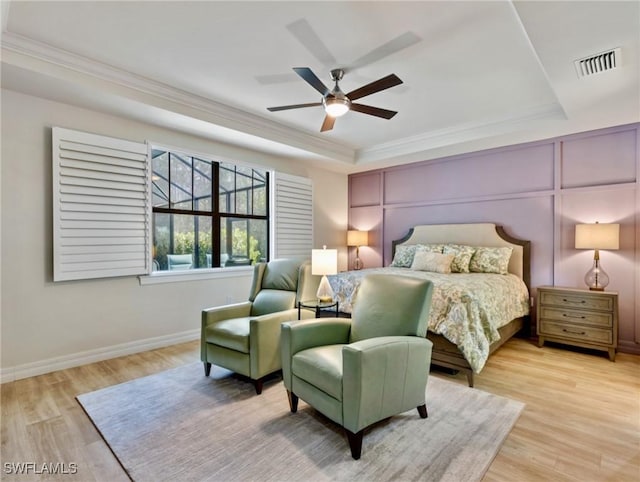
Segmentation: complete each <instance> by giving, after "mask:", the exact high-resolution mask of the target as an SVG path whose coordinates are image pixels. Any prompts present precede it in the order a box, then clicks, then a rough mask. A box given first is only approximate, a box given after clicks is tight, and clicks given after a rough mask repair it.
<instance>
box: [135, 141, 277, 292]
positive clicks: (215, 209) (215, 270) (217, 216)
mask: <svg viewBox="0 0 640 482" xmlns="http://www.w3.org/2000/svg"><path fill="white" fill-rule="evenodd" d="M147 146H148V162H149V170H148V185H149V191H148V192H149V202H148V210H149V220H150V221H149V240H150V248H149V253H148V258H149V271H148V273H147V274H146V275H141V276H139V279H140V284H155V283H166V282H172V281H191V280H196V279H208V278H218V277H220V278H224V277H227V276H221V273H227V272H230V271H232V272H234V273H235V274H233V273H231V274H230V276H231V277H235V276H238V275H239V274H240V273H243V272H247V273H248V272H252V270H253V265H247V266H229V267H222V266H220V257H221V256H220V255H221V243H220V232H221V230H220V223H221V220H222V219H224V218H225V217H226V218H229V219H232V220H237V219H247V220H251V219H257V220H264V221H265V222H266V253H265V258H266V259H267V260H269V259H270V258H271V253H272V252H273V247H272V246H271V243H272V236H271V232H272V224H273V220H272V219H271V213H272V212H273V211H272V209H271V204H272V196H273V187H272V182H271V179H272V178H273V175H274V172H273V170H271V169H268V168H265V167H264V166H259V165H253V164H251V163H248V162H243V161H237V160H235V159H229V158H227V157H225V156H218V155H212V154H209V153H203V152H199V151H196V150H194V149H188V148H182V147H176V146H169V145H167V144H165V143H161V142H153V141H147ZM158 150H160V151H164V152H167V153H174V154H181V155H184V156H188V157H190V158H191V159H200V160H203V161H207V162H211V163H212V180H211V195H212V197H211V211H204V212H203V211H197V210H194V209H190V210H185V209H172V208H171V207H170V206H171V205H170V195H169V200H168V202H169V204H168V205H169V207H168V208H155V207H154V206H153V179H152V177H153V151H158ZM169 162H170V161H169ZM222 164H228V165H232V166H235V167H236V168H237V167H241V168H244V169H251V170H256V171H259V172H261V173H264V176H265V193H266V197H267V199H266V204H265V214H264V215H254V214H241V213H228V212H221V211H220V202H219V196H220V176H219V171H220V169H221V168H222ZM168 169H169V172H170V170H171V166H170V164H169V166H168ZM192 170H193V167H192ZM169 179H170V176H169ZM192 179H193V171H192ZM169 184H170V180H169ZM170 189H171V187H170V185H169V190H170ZM192 189H193V186H192ZM192 199H193V198H192ZM191 207H192V208H193V206H191ZM155 213H165V214H178V215H187V216H193V217H197V216H208V217H210V218H211V231H212V233H211V235H212V240H211V250H212V253H211V254H212V262H211V264H212V267H211V268H207V267H201V268H197V269H189V270H184V271H167V270H162V271H153V242H154V214H155ZM216 226H217V228H216ZM194 251H195V250H194ZM194 256H195V252H194ZM216 265H217V266H216Z"/></svg>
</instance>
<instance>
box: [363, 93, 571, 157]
mask: <svg viewBox="0 0 640 482" xmlns="http://www.w3.org/2000/svg"><path fill="white" fill-rule="evenodd" d="M549 119H557V120H566V119H567V115H566V113H565V111H564V109H563V108H562V106H561V105H560V104H558V103H556V102H553V103H551V104H545V105H542V106H537V107H534V108H532V109H529V111H527V112H525V113H524V114H523V115H518V116H509V117H504V118H501V119H493V120H485V121H481V122H470V123H467V124H460V125H457V126H453V127H450V128H446V129H439V130H436V131H428V132H426V133H424V134H419V135H416V136H411V137H405V138H402V139H397V140H395V141H392V142H386V143H384V144H378V145H377V146H373V147H371V148H367V149H360V150H358V151H357V152H356V164H357V165H362V164H366V163H370V162H376V161H380V160H383V159H389V158H393V157H403V156H407V155H409V154H418V153H421V152H425V151H429V150H431V149H436V148H440V147H443V146H447V145H451V144H460V143H463V142H466V141H473V140H477V139H480V138H486V137H491V136H497V135H501V134H505V133H508V132H514V131H517V130H520V129H522V128H523V127H524V126H526V125H528V124H529V123H531V122H535V121H537V120H549Z"/></svg>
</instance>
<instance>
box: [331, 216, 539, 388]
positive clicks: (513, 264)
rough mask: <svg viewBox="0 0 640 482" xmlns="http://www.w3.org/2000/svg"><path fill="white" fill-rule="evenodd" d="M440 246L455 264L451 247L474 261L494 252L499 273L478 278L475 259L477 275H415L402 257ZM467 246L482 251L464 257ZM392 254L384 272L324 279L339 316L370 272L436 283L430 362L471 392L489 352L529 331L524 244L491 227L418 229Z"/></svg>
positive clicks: (395, 245)
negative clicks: (457, 376)
mask: <svg viewBox="0 0 640 482" xmlns="http://www.w3.org/2000/svg"><path fill="white" fill-rule="evenodd" d="M418 245H420V247H419V248H416V247H417V246H418ZM445 245H446V246H447V248H446V250H447V253H449V254H451V253H453V254H451V255H452V256H453V255H455V260H456V261H458V254H459V253H458V252H456V251H452V250H455V249H458V250H460V251H461V252H462V251H464V252H465V253H466V255H467V257H469V256H471V258H473V256H475V253H478V260H481V259H482V258H483V255H485V254H486V253H493V254H495V253H496V252H499V253H500V255H501V256H502V258H503V259H502V260H501V263H502V267H501V268H500V270H498V271H499V272H482V271H485V270H484V268H483V267H482V264H481V263H478V262H475V260H474V263H472V264H471V263H470V264H471V266H472V268H473V267H475V268H476V269H475V271H480V272H469V273H467V272H454V273H450V274H449V273H439V272H433V271H431V268H430V269H429V270H427V271H423V270H419V269H415V268H416V267H418V268H420V266H416V264H413V268H414V269H412V268H411V267H410V266H408V265H407V260H406V259H403V258H402V256H401V255H404V253H407V252H410V251H412V250H414V254H415V249H419V250H421V251H423V253H422V255H424V251H425V250H427V251H430V250H433V252H437V250H438V249H439V248H440V246H443V254H445V253H444V246H445ZM452 245H453V246H452ZM456 246H458V247H460V248H457V247H456ZM466 246H471V247H474V248H483V249H481V250H478V249H474V250H473V253H474V254H471V255H468V253H469V252H470V251H471V250H467V249H466V248H465V249H463V248H464V247H466ZM391 255H392V258H393V262H392V263H391V264H390V265H389V266H386V267H383V268H368V269H362V270H357V271H346V272H343V273H338V274H336V275H332V276H329V277H328V278H329V282H330V284H331V287H332V289H333V291H334V299H335V300H337V301H338V302H339V305H340V311H342V312H344V313H347V314H349V313H351V309H352V306H353V303H354V302H355V301H356V299H357V290H358V286H359V282H360V280H361V279H362V278H363V277H364V276H366V275H368V274H371V273H386V274H401V275H405V276H412V277H419V278H425V279H430V280H431V281H432V282H433V283H434V296H433V301H432V306H431V313H430V319H429V331H428V333H427V338H429V339H430V340H431V341H432V342H433V354H432V364H433V365H437V366H440V367H445V368H448V369H451V370H456V371H462V372H464V373H465V374H466V376H467V381H468V383H469V386H470V387H472V386H473V384H474V374H477V373H480V371H481V370H482V368H483V367H484V365H485V363H486V361H487V359H488V357H489V356H490V355H491V354H492V353H493V352H495V351H496V350H497V349H498V348H499V347H500V346H501V345H502V344H504V343H505V342H506V341H507V340H509V338H511V337H512V336H514V335H515V334H516V333H518V332H519V331H520V330H523V328H526V329H529V326H530V323H529V307H530V295H529V283H530V278H529V276H530V264H529V255H530V243H529V241H525V240H521V239H516V238H513V237H511V236H509V235H508V234H507V233H506V232H505V231H504V229H503V228H502V227H501V226H497V225H495V224H492V223H474V224H440V225H420V226H415V227H414V228H412V229H411V230H410V231H409V233H408V234H407V235H406V236H405V237H404V238H402V239H400V240H397V241H394V242H393V243H392V252H391ZM422 255H421V256H422ZM427 256H429V255H427ZM436 256H438V257H439V259H440V258H444V257H443V256H441V255H436ZM421 259H422V258H421ZM449 259H450V257H448V258H447V260H449ZM460 259H462V258H460ZM415 261H418V260H417V259H416V260H415ZM492 262H493V261H492ZM454 265H455V263H454ZM455 270H456V269H454V271H455ZM492 270H493V269H489V271H492Z"/></svg>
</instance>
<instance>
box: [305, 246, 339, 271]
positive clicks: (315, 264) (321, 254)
mask: <svg viewBox="0 0 640 482" xmlns="http://www.w3.org/2000/svg"><path fill="white" fill-rule="evenodd" d="M337 272H338V250H337V249H327V248H326V247H324V248H323V249H312V250H311V274H314V275H327V274H336V273H337Z"/></svg>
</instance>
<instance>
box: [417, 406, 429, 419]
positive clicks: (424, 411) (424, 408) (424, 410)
mask: <svg viewBox="0 0 640 482" xmlns="http://www.w3.org/2000/svg"><path fill="white" fill-rule="evenodd" d="M418 413H419V414H420V418H427V417H428V416H429V414H428V413H427V406H426V405H420V406H419V407H418Z"/></svg>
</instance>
